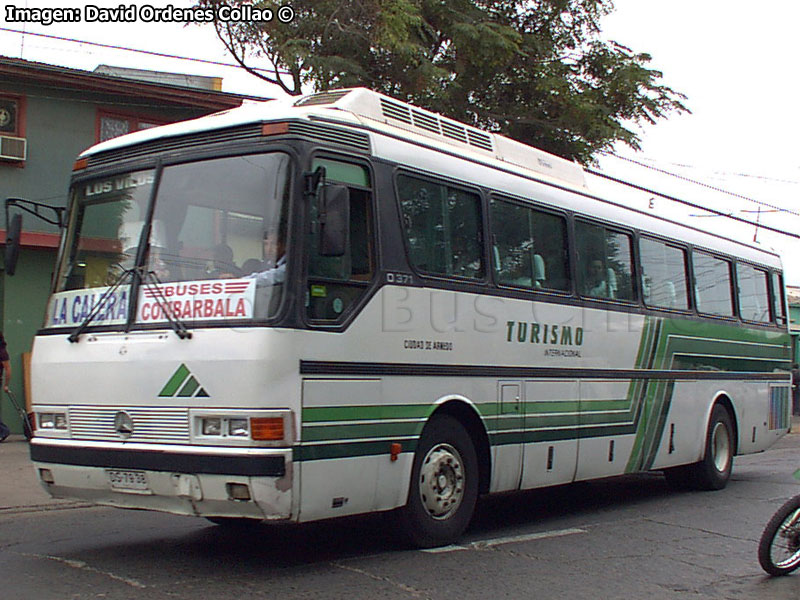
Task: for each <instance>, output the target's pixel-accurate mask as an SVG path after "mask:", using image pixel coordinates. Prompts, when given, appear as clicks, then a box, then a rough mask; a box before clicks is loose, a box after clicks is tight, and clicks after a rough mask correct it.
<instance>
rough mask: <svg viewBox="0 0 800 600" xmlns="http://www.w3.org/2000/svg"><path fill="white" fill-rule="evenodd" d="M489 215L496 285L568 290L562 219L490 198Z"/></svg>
mask: <svg viewBox="0 0 800 600" xmlns="http://www.w3.org/2000/svg"><path fill="white" fill-rule="evenodd" d="M490 212H491V229H492V244H493V256H494V265H493V267H494V273H495V278H496V279H497V282H498V283H499V284H501V285H510V286H516V287H525V288H533V289H550V290H558V291H568V290H569V289H570V280H569V266H568V264H567V259H566V257H567V253H566V247H567V225H566V220H565V219H564V218H563V217H560V216H557V215H553V214H550V213H546V212H542V211H540V210H536V209H533V208H531V207H527V206H522V205H520V204H516V203H512V202H506V201H504V200H497V199H494V198H493V199H492V200H491V203H490Z"/></svg>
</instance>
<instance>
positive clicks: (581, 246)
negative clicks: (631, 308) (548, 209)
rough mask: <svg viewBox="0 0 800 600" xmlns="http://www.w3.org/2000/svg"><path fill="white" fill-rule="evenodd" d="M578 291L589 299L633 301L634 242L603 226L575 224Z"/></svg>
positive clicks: (624, 235) (625, 235) (578, 222)
mask: <svg viewBox="0 0 800 600" xmlns="http://www.w3.org/2000/svg"><path fill="white" fill-rule="evenodd" d="M575 237H576V240H577V254H578V291H579V292H580V294H581V295H582V296H586V297H589V298H608V299H612V300H633V299H634V297H635V295H634V286H633V251H632V247H633V239H632V238H631V236H630V235H629V234H627V233H622V232H620V231H612V230H609V229H606V227H604V226H602V225H595V224H592V223H586V222H583V221H576V222H575Z"/></svg>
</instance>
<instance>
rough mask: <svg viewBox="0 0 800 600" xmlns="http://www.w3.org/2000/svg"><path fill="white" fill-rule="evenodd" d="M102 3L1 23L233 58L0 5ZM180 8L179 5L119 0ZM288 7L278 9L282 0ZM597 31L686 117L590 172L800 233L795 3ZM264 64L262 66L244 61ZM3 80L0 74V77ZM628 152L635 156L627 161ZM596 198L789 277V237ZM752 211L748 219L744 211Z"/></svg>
mask: <svg viewBox="0 0 800 600" xmlns="http://www.w3.org/2000/svg"><path fill="white" fill-rule="evenodd" d="M87 4H92V5H95V6H98V7H102V8H114V7H118V6H119V5H120V0H117V1H108V0H94V1H93V2H88V3H87V2H79V1H77V0H61V1H57V2H56V1H48V0H0V10H2V12H1V13H0V28H7V29H16V30H23V29H24V30H25V31H27V32H32V33H46V34H49V35H53V36H60V37H65V38H73V39H77V40H85V41H89V42H95V43H100V44H109V45H116V46H124V47H128V48H137V49H144V50H149V51H154V52H161V53H165V54H172V55H177V56H187V57H192V58H195V59H204V60H211V61H218V62H223V63H232V62H233V61H232V58H231V57H230V56H229V55H228V54H227V51H226V50H225V48H224V46H223V45H222V43H221V42H220V41H219V40H218V39H217V38H216V35H215V34H214V31H213V27H212V26H210V25H184V24H182V23H147V22H144V21H142V20H140V19H137V20H135V21H134V22H122V23H108V22H106V23H98V22H94V23H90V22H86V21H85V20H82V22H79V23H55V24H52V25H49V26H45V25H42V24H38V23H19V22H9V20H8V19H7V17H8V7H16V8H45V7H50V8H56V7H58V8H78V9H80V12H81V14H82V15H85V11H84V8H85V6H86V5H87ZM131 4H136V5H137V7H141V6H145V5H149V6H153V7H156V8H161V7H165V6H167V5H172V6H175V7H179V8H180V7H189V6H191V5H192V2H191V0H151V1H150V2H132V1H127V2H124V5H125V6H126V7H127V6H130V5H131ZM287 4H289V5H291V2H290V0H288V1H287ZM614 4H615V11H614V12H613V13H612V14H611V15H609V16H607V17H606V18H605V19H604V20H603V22H602V27H603V32H602V37H604V38H605V39H610V40H615V41H617V42H619V43H621V44H623V45H625V46H628V47H630V48H631V49H632V50H634V51H635V52H646V53H648V54H650V55H651V56H652V62H651V63H650V66H651V68H654V69H657V70H659V71H661V72H662V73H663V79H662V82H663V83H664V84H666V85H668V86H670V87H672V88H673V89H675V90H677V91H679V92H682V93H684V94H685V95H686V96H687V99H686V101H685V104H686V105H687V107H688V108H689V109H690V110H691V114H683V115H676V114H673V115H671V116H670V117H669V118H667V119H662V120H660V121H658V122H657V123H656V124H655V125H646V126H643V127H641V128H637V131H638V133H639V135H640V137H641V150H640V151H639V152H635V151H633V150H632V149H630V148H628V147H626V146H618V147H615V149H614V151H615V153H616V154H617V156H602V157H598V164H597V165H596V166H595V167H594V168H595V169H597V170H599V171H602V172H603V173H607V174H609V175H611V176H614V177H617V178H619V179H623V180H626V181H631V182H635V183H637V184H638V185H640V186H642V187H645V188H647V189H648V190H652V191H653V192H659V193H663V194H667V195H671V196H676V197H679V198H682V199H684V200H687V201H689V202H693V203H696V204H698V205H701V206H709V207H713V208H714V209H716V210H719V211H722V212H726V213H731V214H734V215H736V216H738V217H740V218H744V219H748V220H752V221H756V220H758V222H759V223H760V224H762V225H766V226H769V227H774V228H777V229H781V230H787V231H791V232H796V233H797V234H798V235H800V202H798V192H800V154H798V152H797V151H796V150H795V148H796V145H797V140H798V139H799V138H800V119H798V118H797V117H796V110H795V104H796V102H797V100H796V99H797V96H798V94H797V92H798V88H799V87H800V84H798V83H795V80H796V77H795V75H796V70H797V69H796V66H795V63H796V60H797V55H798V42H797V37H796V27H797V23H798V22H800V3H796V2H789V1H787V0H760V2H758V3H753V2H751V1H750V0H700V1H698V0H615V3H614ZM0 55H4V56H11V57H21V58H24V59H27V60H32V61H39V62H45V63H50V64H56V65H62V66H68V67H73V68H78V69H86V70H93V69H94V68H95V67H97V66H98V65H100V64H106V65H114V66H123V67H132V68H143V69H152V70H159V71H168V72H178V73H189V74H194V75H208V76H215V77H222V78H223V90H224V91H228V92H236V93H242V94H250V95H257V96H264V97H276V96H280V95H282V93H281V91H280V90H279V89H278V88H276V87H275V86H271V85H269V84H267V83H265V82H262V81H261V80H259V79H257V78H255V77H253V76H251V75H248V74H246V73H245V72H243V71H242V70H241V69H239V68H235V67H223V66H219V65H208V64H203V63H200V62H196V61H183V60H175V59H168V58H163V57H153V56H148V55H144V54H139V53H134V52H128V51H122V50H112V49H109V48H100V47H95V46H90V45H87V44H78V43H71V42H65V41H59V40H53V39H46V38H41V37H34V36H30V35H26V36H22V35H20V34H18V33H10V32H8V31H0ZM254 64H255V66H260V67H264V68H268V67H269V66H270V65H269V64H268V63H266V62H263V63H261V64H258V63H254ZM1 83H2V82H0V84H1ZM633 161H635V162H633ZM587 179H588V184H589V186H590V188H591V189H592V190H594V191H596V192H597V193H599V194H601V195H604V196H610V197H613V198H614V199H619V200H620V201H623V202H626V203H629V204H631V205H633V206H636V207H637V208H643V209H646V210H650V211H654V212H656V213H657V214H660V215H662V216H666V217H668V218H673V219H677V220H680V221H682V222H687V223H690V224H692V225H694V226H695V227H699V228H702V229H707V230H710V231H713V232H716V233H719V234H722V235H725V236H727V237H731V238H734V239H738V240H741V241H746V242H749V243H753V242H754V241H755V243H757V244H759V245H760V246H762V247H765V248H768V249H774V250H775V251H777V252H779V253H780V254H781V255H782V256H783V259H784V269H785V272H786V282H787V284H789V285H796V286H800V240H798V239H795V238H790V237H787V236H783V235H779V234H775V233H771V232H769V231H767V230H765V229H763V228H761V227H759V228H756V227H755V226H754V225H744V224H737V223H734V222H731V221H730V220H729V219H726V218H724V217H719V216H708V213H706V212H704V211H702V210H699V209H694V208H690V207H686V206H681V205H678V204H676V203H674V202H671V201H669V200H666V199H664V198H661V197H659V196H657V195H656V194H654V193H651V192H641V191H633V190H631V189H629V188H625V187H623V186H619V185H618V184H612V183H610V182H608V181H607V180H604V179H602V178H598V177H594V176H591V175H589V176H587ZM759 209H760V210H761V211H762V212H761V213H760V214H759V213H758V212H757V211H758V210H759Z"/></svg>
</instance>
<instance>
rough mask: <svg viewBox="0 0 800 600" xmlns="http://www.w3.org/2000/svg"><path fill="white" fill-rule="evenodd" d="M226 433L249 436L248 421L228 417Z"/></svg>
mask: <svg viewBox="0 0 800 600" xmlns="http://www.w3.org/2000/svg"><path fill="white" fill-rule="evenodd" d="M228 435H232V436H234V437H250V422H249V421H248V420H247V419H228Z"/></svg>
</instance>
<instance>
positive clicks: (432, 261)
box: [397, 175, 484, 279]
mask: <svg viewBox="0 0 800 600" xmlns="http://www.w3.org/2000/svg"><path fill="white" fill-rule="evenodd" d="M397 191H398V194H399V197H400V209H401V211H402V214H403V228H404V230H405V234H406V242H407V244H408V257H409V261H410V262H411V265H412V266H413V267H415V268H417V269H419V270H420V271H423V272H425V273H430V274H434V275H447V276H454V277H467V278H470V279H482V278H483V275H484V270H483V248H482V244H481V204H480V197H479V196H478V195H477V194H473V193H471V192H467V191H465V190H460V189H457V188H453V187H450V186H447V185H444V184H441V183H436V182H433V181H425V180H423V179H418V178H416V177H410V176H408V175H400V176H399V177H398V178H397Z"/></svg>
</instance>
